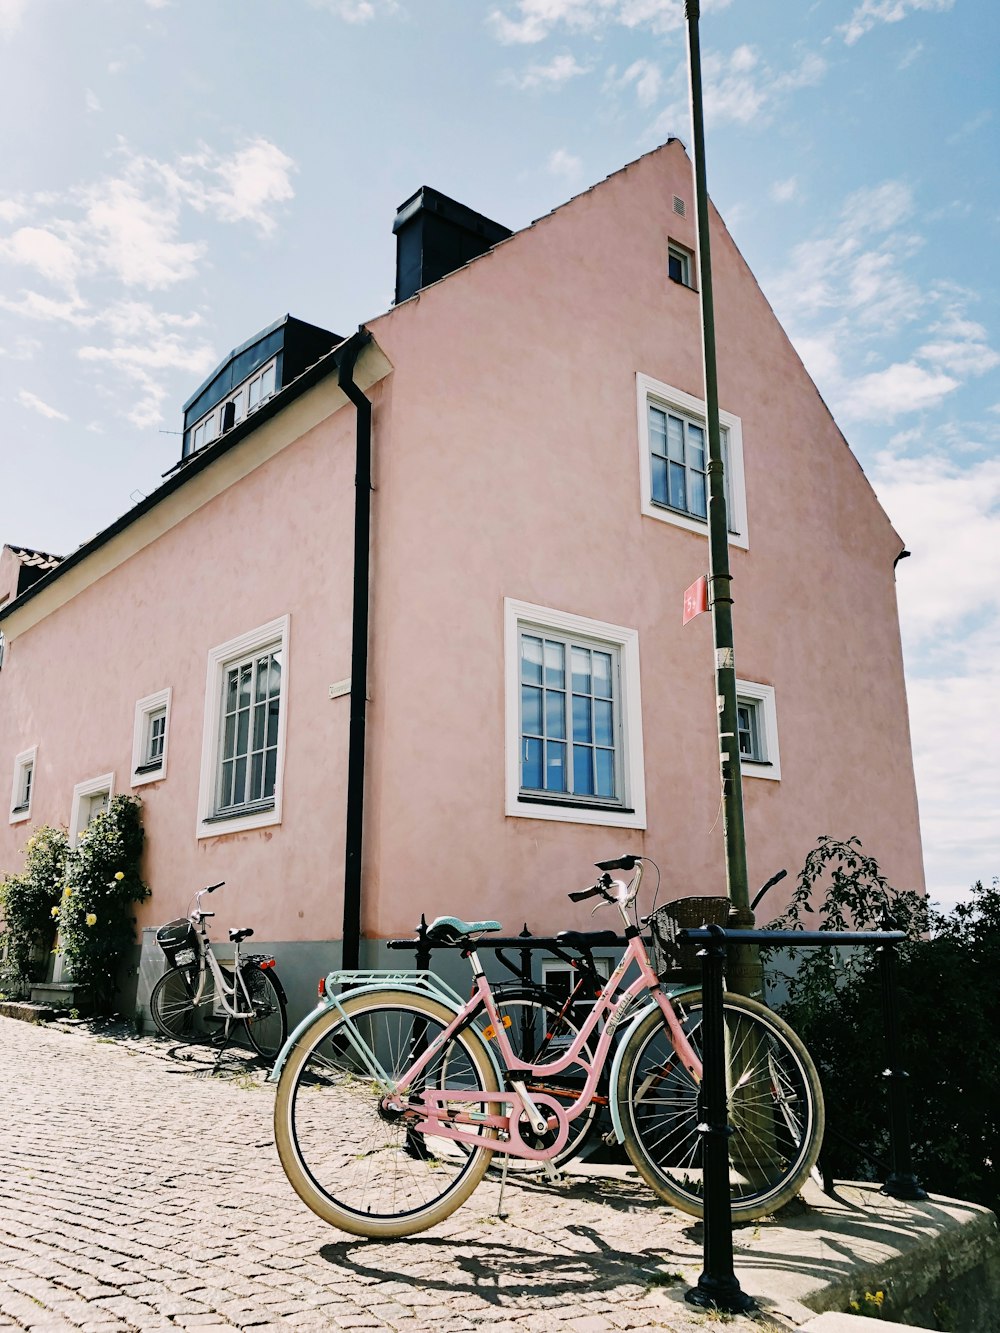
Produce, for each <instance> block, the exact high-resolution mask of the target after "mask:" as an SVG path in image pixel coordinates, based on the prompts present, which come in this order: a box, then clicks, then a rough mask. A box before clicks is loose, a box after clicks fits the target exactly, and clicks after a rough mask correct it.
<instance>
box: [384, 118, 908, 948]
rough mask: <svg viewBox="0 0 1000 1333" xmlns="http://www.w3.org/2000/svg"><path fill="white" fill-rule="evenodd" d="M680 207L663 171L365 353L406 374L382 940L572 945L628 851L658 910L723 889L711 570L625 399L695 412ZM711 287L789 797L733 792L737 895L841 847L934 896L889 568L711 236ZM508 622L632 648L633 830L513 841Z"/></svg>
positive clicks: (748, 625)
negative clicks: (812, 854)
mask: <svg viewBox="0 0 1000 1333" xmlns="http://www.w3.org/2000/svg"><path fill="white" fill-rule="evenodd" d="M690 182H691V169H690V164H689V162H688V159H687V157H686V155H685V153H684V151H683V149H682V148H681V146H680V144H678V143H676V142H674V143H672V144H668V145H667V146H665V147H664V148H662V149H660V150H658V151H657V152H654V153H652V154H650V155H648V156H647V157H645V158H643V159H641V160H640V161H639V162H638V163H635V164H633V165H631V166H629V167H628V168H626V169H625V170H623V171H621V172H618V173H617V174H616V175H615V176H613V177H611V178H610V179H609V180H608V181H607V182H605V183H603V184H601V185H599V186H597V187H596V188H595V189H593V190H591V191H589V192H588V193H586V194H584V195H581V196H579V197H578V198H577V199H575V200H573V201H571V202H570V203H569V204H567V205H566V206H564V207H563V208H561V209H559V210H557V211H556V213H555V214H553V215H550V216H548V217H546V218H544V219H542V220H541V221H540V222H538V223H536V224H535V225H534V226H533V227H532V228H530V229H529V230H528V231H527V232H523V233H519V234H518V235H516V236H515V237H513V238H512V239H511V240H509V241H507V242H505V243H504V244H502V245H500V246H499V247H498V248H497V249H495V250H494V251H493V252H492V253H491V254H489V255H487V256H485V257H484V258H482V259H480V260H478V261H476V262H474V263H473V264H471V265H469V266H468V267H467V268H466V269H464V270H462V271H460V272H459V273H456V274H454V275H453V276H451V277H449V278H448V279H446V280H444V281H443V282H441V283H438V284H437V285H435V286H434V287H431V288H429V289H427V290H425V291H424V292H422V293H421V294H420V295H419V296H417V297H416V298H414V299H412V300H410V301H408V302H406V303H405V304H403V305H401V306H400V307H398V308H397V309H395V310H394V311H392V312H390V313H389V314H388V315H386V316H384V317H383V318H381V319H380V320H377V321H374V322H373V323H372V324H371V325H370V326H369V327H370V328H371V329H372V331H373V333H374V335H375V337H376V339H377V340H378V342H379V345H380V346H381V347H382V349H383V350H384V352H385V353H386V355H387V357H388V359H389V360H390V361H391V362H392V364H393V366H394V367H395V370H394V373H393V375H392V376H391V378H390V379H389V380H387V381H386V382H385V384H384V386H383V388H382V391H381V395H380V398H379V402H378V407H377V411H376V474H377V484H378V489H377V493H376V496H375V507H374V533H375V537H374V548H375V556H374V560H375V564H374V569H375V577H376V581H377V590H376V594H375V600H374V623H373V647H372V652H373V657H372V682H371V691H372V704H371V708H370V714H369V728H370V731H369V735H370V737H371V742H372V744H371V751H370V753H371V774H370V781H371V790H372V791H373V792H374V793H376V795H375V799H374V800H373V801H372V803H371V805H370V807H369V812H370V821H369V825H368V828H369V839H368V849H369V858H368V861H367V870H368V880H367V886H366V902H365V920H366V926H367V929H368V930H369V931H370V932H371V933H372V934H375V935H391V934H393V933H396V932H400V931H405V930H407V929H408V928H409V927H411V926H412V925H413V924H414V922H415V920H416V919H417V918H418V916H419V913H420V911H421V910H423V911H425V912H426V913H427V916H428V918H430V917H432V916H433V915H435V914H437V913H447V912H458V913H459V914H461V913H463V912H468V913H474V914H478V915H487V916H489V915H496V916H498V917H499V918H500V919H502V920H503V921H504V922H505V924H506V926H507V927H508V928H509V929H511V930H516V929H519V928H520V926H521V923H522V921H523V920H525V919H526V920H527V921H528V922H529V924H530V925H531V926H532V927H533V928H534V929H536V930H549V929H555V928H559V927H563V926H568V925H571V924H572V925H585V924H586V922H587V914H586V913H582V912H581V911H580V910H579V909H575V908H571V907H570V905H569V904H568V903H567V902H566V900H565V898H564V897H563V890H564V889H566V890H568V889H571V888H575V887H579V886H580V885H581V884H583V883H587V882H589V879H590V865H591V862H593V861H595V860H598V859H602V858H605V857H607V856H609V855H614V854H616V853H618V852H622V851H626V850H629V851H637V852H638V851H642V852H645V853H648V854H649V855H651V856H652V857H653V858H654V859H655V860H656V861H657V862H658V863H659V865H660V866H661V868H662V870H663V872H664V885H665V890H666V892H667V894H668V896H671V897H673V896H680V895H683V894H687V893H718V892H724V866H723V844H722V834H721V826H720V822H719V805H720V793H719V779H718V761H717V757H716V756H717V741H716V735H715V727H716V715H715V707H714V694H715V691H714V682H713V656H712V647H711V626H710V618H709V617H707V616H704V617H701V618H700V619H699V620H697V621H695V622H694V623H692V624H690V625H688V626H687V627H686V628H683V629H682V627H681V599H682V594H683V590H684V589H685V588H686V587H687V586H688V585H689V584H690V583H691V582H692V581H693V580H694V579H695V578H696V577H697V576H698V575H699V574H701V573H703V572H704V571H705V569H706V567H707V562H708V556H707V543H706V540H705V538H704V537H702V536H701V535H696V534H692V533H688V532H684V531H681V530H678V529H677V528H674V527H671V526H669V525H667V524H664V523H661V522H659V521H657V520H656V519H651V518H648V517H644V516H643V515H642V514H641V513H640V498H639V497H640V492H639V448H638V442H637V420H636V390H635V376H636V373H637V372H640V373H643V374H646V375H650V376H652V377H654V378H656V379H658V380H660V381H663V382H666V383H667V384H669V385H671V386H673V387H675V388H679V389H682V390H685V391H686V392H688V393H691V394H694V395H697V396H700V395H701V393H702V368H701V347H700V332H699V329H700V324H699V301H698V297H697V294H696V293H695V292H693V291H691V290H689V289H687V288H684V287H682V286H680V285H678V284H676V283H673V282H670V281H669V280H668V278H667V276H666V252H667V241H668V237H669V238H670V239H673V240H675V241H678V242H680V243H682V244H684V245H686V246H688V247H689V248H691V249H694V248H695V244H696V242H695V235H694V226H693V221H692V219H691V216H690V215H691V214H692V213H693V199H692V190H691V183H690ZM673 195H678V196H680V197H681V198H683V199H685V200H686V201H687V205H688V209H687V211H688V215H689V216H688V218H681V217H678V216H677V215H676V214H674V213H673V211H672V207H671V204H672V196H673ZM713 276H714V282H715V291H716V321H717V328H718V342H719V347H718V360H719V377H720V400H721V406H722V408H723V409H724V410H727V411H730V412H733V413H735V414H736V415H738V416H739V417H741V418H742V425H743V439H744V454H745V467H746V489H747V507H748V518H749V533H750V548H749V551H742V550H739V549H735V548H733V550H732V564H733V572H734V575H735V583H734V595H735V598H736V605H735V630H736V668H737V675H738V676H739V677H740V678H742V679H748V680H752V681H755V682H759V683H763V684H770V685H773V686H774V688H775V690H776V699H777V713H778V726H779V733H780V747H781V774H782V776H781V780H780V781H779V782H772V781H766V780H762V779H755V778H750V777H748V778H745V780H744V791H745V803H746V817H747V836H748V844H749V865H750V876H751V880H752V882H753V883H760V882H761V881H763V879H765V878H766V877H768V876H769V875H770V874H771V873H772V872H773V871H774V870H776V869H777V868H779V867H780V866H787V867H788V868H789V870H790V871H795V870H796V869H797V868H799V867H801V864H802V862H803V860H804V857H805V854H806V852H807V851H808V849H809V848H810V847H811V846H812V845H813V844H814V842H815V840H816V838H817V836H818V835H820V834H824V833H829V834H833V835H837V836H842V837H847V836H849V835H852V834H857V835H859V836H860V837H861V839H862V841H863V843H864V845H865V847H866V849H867V850H868V851H869V852H870V853H872V854H874V855H876V856H877V857H878V858H879V860H880V861H881V863H882V864H883V866H884V868H885V870H886V871H887V872H888V874H889V876H890V878H891V879H892V880H894V882H896V883H897V884H899V885H900V886H901V887H909V888H918V889H919V888H922V886H923V870H922V862H921V849H920V835H919V827H918V821H917V806H916V797H915V789H914V782H913V770H912V761H911V755H910V741H909V730H908V719H907V707H906V697H905V690H904V683H903V670H902V660H901V649H900V642H899V632H898V623H897V613H896V601H895V587H894V576H893V560H894V558H895V557H896V555H897V554H898V552H899V550H900V548H901V546H902V542H901V540H900V538H899V537H898V535H897V534H896V533H895V532H894V531H893V530H892V528H891V526H890V524H889V522H888V520H887V519H886V517H885V515H884V513H883V511H882V510H881V508H880V507H879V505H878V503H877V501H876V499H875V497H874V494H873V493H872V491H871V489H870V487H869V485H868V483H867V481H866V479H865V478H864V476H863V474H862V472H861V469H860V467H859V465H858V463H857V462H856V460H855V459H854V457H853V456H852V454H851V453H850V451H849V449H848V447H847V445H846V444H845V442H844V440H843V438H842V436H841V435H840V432H839V431H838V429H837V427H836V425H835V424H834V422H833V421H832V419H831V418H830V416H829V414H828V412H827V410H826V408H825V407H824V405H823V403H822V401H821V400H820V398H819V395H818V393H817V391H816V389H815V387H814V385H813V384H812V382H811V381H810V380H809V378H808V376H807V375H806V373H805V371H804V369H803V367H802V365H801V363H800V361H799V359H798V357H797V355H796V353H795V351H794V350H793V348H792V346H791V344H790V343H789V342H788V340H787V338H786V337H785V335H784V333H783V332H782V330H781V328H780V327H779V325H778V324H777V322H776V321H775V319H774V316H773V314H772V312H771V310H770V308H769V306H768V305H767V303H766V301H765V299H764V297H763V296H762V294H761V292H760V290H759V289H758V287H757V284H756V282H755V281H754V279H753V277H752V275H751V274H750V273H749V270H748V269H747V268H746V266H745V264H744V262H743V260H742V259H741V257H740V255H739V254H738V252H737V251H736V249H735V247H734V245H733V243H732V241H731V239H730V237H729V235H728V233H727V232H726V230H725V228H724V227H723V225H722V224H721V221H720V220H719V219H718V218H717V217H716V218H715V219H714V223H713ZM505 597H513V598H517V599H520V600H523V601H527V602H532V603H537V604H540V605H542V606H545V607H550V608H555V609H557V610H561V611H566V612H571V613H574V614H577V615H582V616H587V617H592V618H596V619H600V620H605V621H609V622H612V623H615V624H619V625H626V626H630V627H633V628H636V629H637V630H638V631H639V636H640V656H641V670H642V698H643V734H644V744H645V775H646V795H647V806H648V820H647V829H646V831H645V832H636V831H625V830H620V829H614V828H604V827H600V826H598V825H593V826H587V825H579V824H573V825H569V824H560V823H556V822H547V821H542V820H536V819H526V818H516V817H510V816H506V815H505V813H504V809H505V806H504V764H503V754H504V679H503V599H504V598H505ZM789 883H790V881H789ZM546 886H548V887H546ZM785 897H787V892H786V894H785ZM782 901H783V899H782V896H781V894H780V893H778V892H775V893H774V894H773V895H772V896H771V899H770V900H769V906H770V908H771V910H772V911H776V910H777V909H778V908H779V907H780V906H781V905H782ZM600 924H613V923H612V922H611V921H610V919H609V921H608V922H607V923H605V922H603V921H602V922H600Z"/></svg>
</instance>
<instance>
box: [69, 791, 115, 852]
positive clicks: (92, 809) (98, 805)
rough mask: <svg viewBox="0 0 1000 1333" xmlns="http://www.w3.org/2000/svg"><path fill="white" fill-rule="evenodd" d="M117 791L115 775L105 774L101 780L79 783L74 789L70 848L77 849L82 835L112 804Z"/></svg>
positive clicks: (70, 823) (70, 824) (70, 822)
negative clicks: (112, 798)
mask: <svg viewBox="0 0 1000 1333" xmlns="http://www.w3.org/2000/svg"><path fill="white" fill-rule="evenodd" d="M114 790H115V775H114V773H104V774H102V775H101V776H100V777H99V778H90V779H89V780H88V781H87V782H78V783H77V784H76V786H75V787H74V788H73V807H72V814H71V815H70V821H69V840H70V846H71V847H75V846H76V844H77V841H78V840H79V838H80V835H81V834H82V833H83V832H84V831H85V830H86V828H87V826H88V825H89V824H91V823H93V821H94V820H95V819H96V818H97V816H98V815H100V814H104V812H105V811H106V810H107V808H108V806H109V805H110V804H111V797H112V795H113V794H114Z"/></svg>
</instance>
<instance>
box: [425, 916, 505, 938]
mask: <svg viewBox="0 0 1000 1333" xmlns="http://www.w3.org/2000/svg"><path fill="white" fill-rule="evenodd" d="M499 929H500V922H499V921H463V920H462V919H461V918H460V917H457V916H438V917H435V918H434V920H433V921H432V922H431V924H430V925H429V926H428V927H427V936H426V938H427V939H428V940H429V941H430V942H431V943H432V944H457V943H458V941H459V940H467V939H469V938H470V937H471V936H473V935H481V934H483V933H484V932H485V931H487V930H499Z"/></svg>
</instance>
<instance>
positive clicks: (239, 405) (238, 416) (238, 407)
mask: <svg viewBox="0 0 1000 1333" xmlns="http://www.w3.org/2000/svg"><path fill="white" fill-rule="evenodd" d="M246 402H247V396H246V394H245V393H244V392H243V390H242V389H241V390H240V391H239V393H238V394H237V395H236V397H235V398H234V399H233V407H234V409H235V412H234V415H233V420H234V421H242V420H243V414H244V413H245V412H246Z"/></svg>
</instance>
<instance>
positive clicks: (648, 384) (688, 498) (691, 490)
mask: <svg viewBox="0 0 1000 1333" xmlns="http://www.w3.org/2000/svg"><path fill="white" fill-rule="evenodd" d="M636 406H637V412H638V423H639V481H640V492H641V508H642V512H643V513H644V514H646V515H647V516H648V517H649V518H656V519H659V520H660V521H661V522H663V523H671V524H673V525H674V526H675V527H679V528H686V529H687V530H688V531H689V532H698V533H701V534H702V535H705V534H707V532H708V473H707V468H708V431H707V429H706V427H705V404H704V403H703V402H702V400H701V399H699V398H695V397H693V396H692V395H691V394H689V393H684V391H683V390H681V389H675V388H673V387H672V386H671V385H669V384H663V383H662V382H661V381H660V380H654V379H652V378H651V377H650V376H649V375H643V374H637V375H636ZM719 427H720V431H721V437H722V439H721V442H722V459H723V464H724V466H725V478H726V512H727V518H728V522H729V540H730V542H731V544H732V545H734V546H741V547H743V548H744V549H747V548H748V547H749V540H748V537H747V512H746V486H745V483H744V475H743V424H742V422H741V421H740V418H739V417H737V416H734V415H733V414H732V413H731V412H723V411H721V410H720V412H719Z"/></svg>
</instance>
